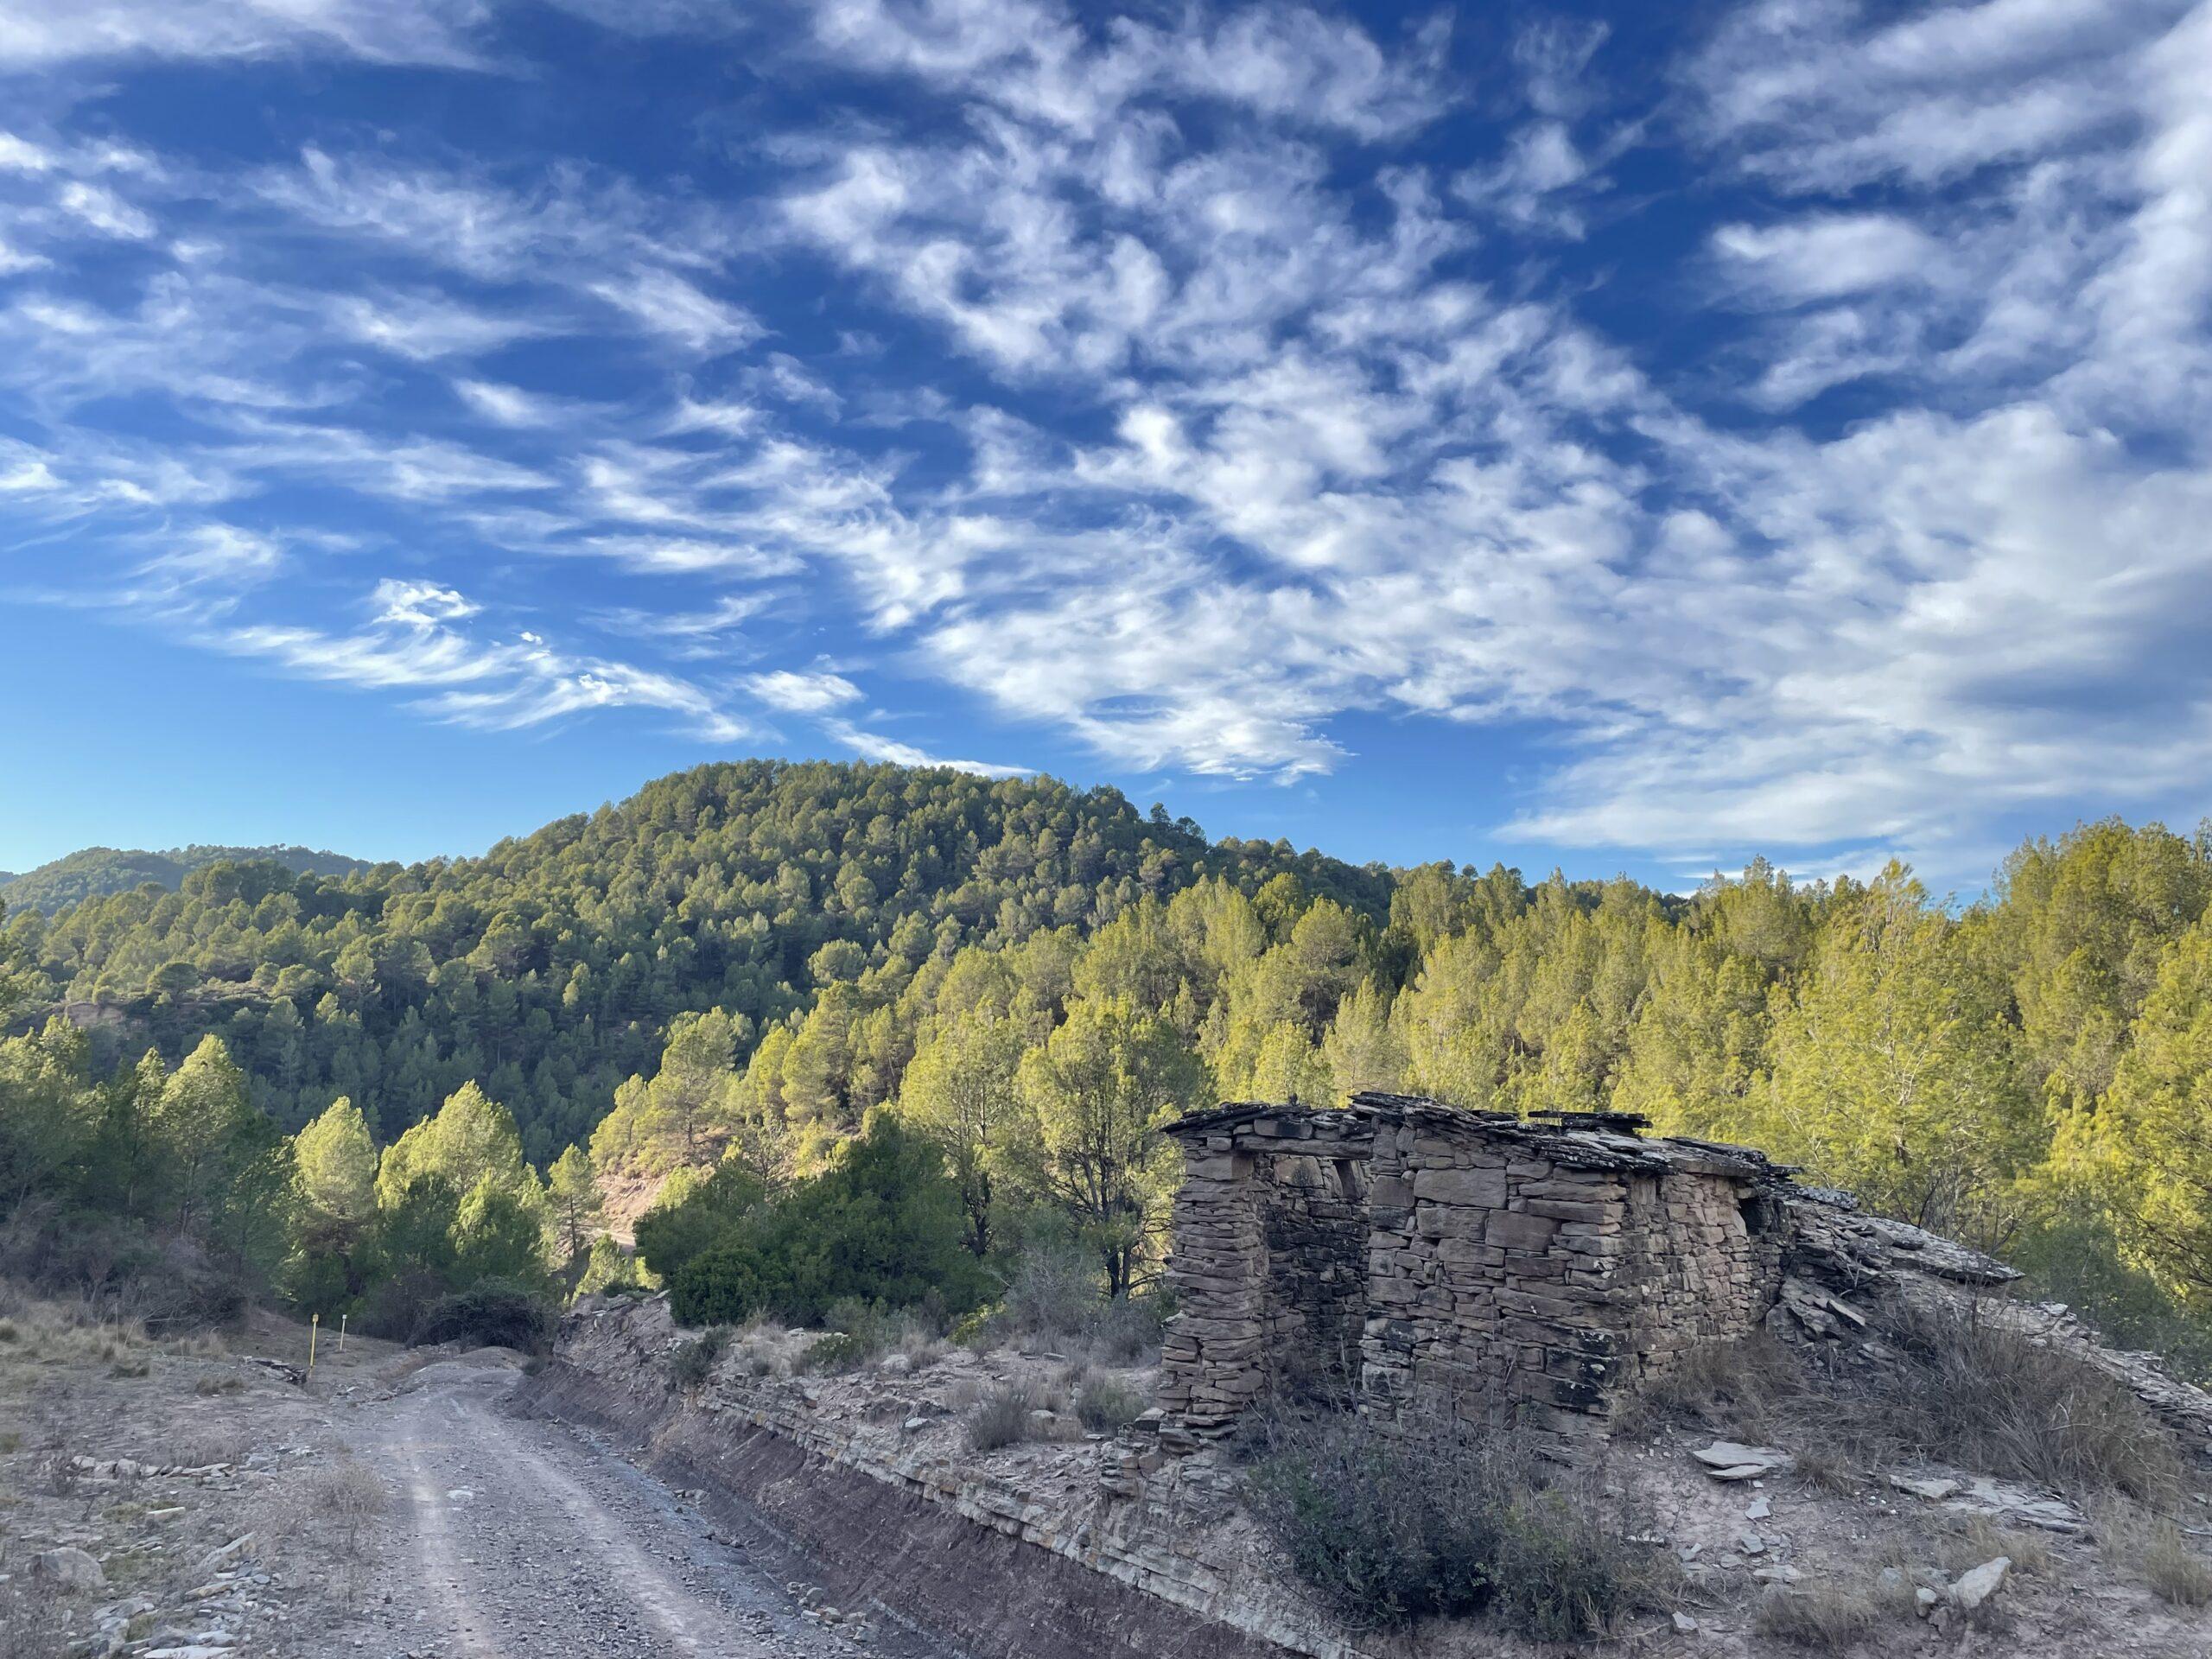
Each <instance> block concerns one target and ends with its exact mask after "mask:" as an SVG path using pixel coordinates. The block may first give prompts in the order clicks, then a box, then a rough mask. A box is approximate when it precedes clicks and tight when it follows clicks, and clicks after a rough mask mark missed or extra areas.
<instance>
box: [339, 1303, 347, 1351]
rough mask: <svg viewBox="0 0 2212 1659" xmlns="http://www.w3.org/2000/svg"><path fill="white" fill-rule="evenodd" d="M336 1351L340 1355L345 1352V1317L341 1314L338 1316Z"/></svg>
mask: <svg viewBox="0 0 2212 1659" xmlns="http://www.w3.org/2000/svg"><path fill="white" fill-rule="evenodd" d="M338 1351H339V1352H340V1353H341V1354H342V1353H344V1352H345V1351H346V1316H345V1315H344V1314H343V1313H340V1315H339V1316H338Z"/></svg>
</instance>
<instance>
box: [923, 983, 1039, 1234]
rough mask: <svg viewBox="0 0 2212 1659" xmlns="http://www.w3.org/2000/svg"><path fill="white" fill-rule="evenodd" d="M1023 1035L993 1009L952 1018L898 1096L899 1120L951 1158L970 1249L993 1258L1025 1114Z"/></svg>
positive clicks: (931, 1044) (948, 1162)
mask: <svg viewBox="0 0 2212 1659" xmlns="http://www.w3.org/2000/svg"><path fill="white" fill-rule="evenodd" d="M1020 1059H1021V1033H1020V1029H1019V1028H1018V1027H1016V1026H1015V1025H1014V1022H1013V1020H1010V1019H1008V1018H1007V1017H1006V1016H1005V1015H1003V1014H999V1013H997V1012H996V1011H995V1010H994V1009H992V1008H990V1007H983V1008H982V1009H979V1010H977V1011H976V1012H973V1013H970V1014H967V1015H965V1016H964V1017H963V1018H959V1019H957V1020H953V1021H952V1022H951V1023H950V1025H948V1026H945V1027H943V1028H942V1029H941V1030H940V1031H939V1032H938V1034H937V1035H936V1036H935V1037H934V1038H933V1039H931V1041H930V1042H928V1043H927V1044H925V1045H924V1046H923V1047H922V1049H921V1051H920V1052H918V1053H917V1054H916V1055H915V1056H914V1058H913V1063H912V1065H909V1066H908V1067H907V1068H906V1077H905V1081H904V1082H903V1083H902V1084H901V1085H900V1088H899V1115H900V1116H902V1117H903V1118H904V1119H905V1120H906V1122H908V1123H910V1124H912V1126H913V1127H914V1128H917V1129H918V1130H920V1131H921V1133H922V1134H923V1135H926V1136H927V1137H928V1138H929V1139H930V1140H931V1141H932V1142H933V1143H935V1144H936V1145H937V1146H938V1147H939V1148H940V1149H941V1150H942V1151H943V1152H944V1157H945V1161H946V1163H947V1165H948V1166H950V1169H951V1171H952V1176H953V1179H954V1180H955V1181H956V1182H957V1184H958V1185H959V1188H960V1203H961V1208H962V1211H963V1213H964V1214H965V1216H966V1217H967V1240H968V1248H969V1250H971V1251H972V1252H973V1253H974V1254H976V1255H978V1256H981V1255H987V1254H988V1252H989V1250H990V1248H991V1244H992V1241H993V1236H994V1235H993V1231H992V1223H993V1217H994V1214H995V1197H994V1188H995V1183H996V1181H997V1180H998V1179H999V1178H1000V1175H1001V1169H1002V1166H1003V1165H1004V1163H1005V1160H1006V1157H1007V1141H1008V1140H1009V1136H1010V1134H1011V1132H1012V1129H1013V1125H1012V1122H1011V1120H1012V1119H1013V1117H1014V1114H1015V1112H1016V1111H1017V1110H1019V1109H1020V1097H1019V1096H1018V1095H1017V1094H1016V1092H1015V1089H1014V1071H1015V1068H1016V1067H1017V1066H1018V1065H1020Z"/></svg>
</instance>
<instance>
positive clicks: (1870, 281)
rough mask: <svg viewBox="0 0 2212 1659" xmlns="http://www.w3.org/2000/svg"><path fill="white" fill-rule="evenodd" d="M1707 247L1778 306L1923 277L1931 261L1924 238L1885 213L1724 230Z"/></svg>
mask: <svg viewBox="0 0 2212 1659" xmlns="http://www.w3.org/2000/svg"><path fill="white" fill-rule="evenodd" d="M1713 247H1714V249H1715V251H1718V252H1719V254H1720V255H1721V257H1723V258H1724V259H1725V260H1726V262H1727V263H1728V264H1730V265H1732V267H1733V269H1734V270H1735V272H1736V274H1737V275H1738V277H1740V278H1741V280H1743V281H1744V282H1745V283H1748V284H1750V285H1751V286H1752V287H1755V288H1757V289H1761V290H1763V291H1764V292H1765V293H1767V294H1769V295H1770V296H1773V297H1774V298H1777V299H1779V300H1783V301H1785V302H1796V301H1802V300H1832V299H1840V298H1841V297H1842V296H1845V295H1848V294H1858V293H1862V292H1864V291H1865V290H1866V289H1872V288H1883V287H1886V286H1888V285H1890V284H1891V283H1900V282H1908V281H1911V280H1914V279H1916V278H1921V277H1926V276H1927V275H1929V268H1930V267H1931V266H1932V265H1934V264H1936V260H1937V258H1938V257H1939V254H1938V250H1937V248H1936V244H1935V242H1934V241H1933V240H1932V239H1931V238H1929V237H1928V236H1927V235H1925V234H1924V233H1923V232H1921V231H1919V230H1918V229H1916V227H1915V226H1912V225H1910V224H1909V223H1907V222H1906V221H1905V220H1904V219H1899V218H1897V217H1896V216H1895V215H1893V214H1889V213H1822V214H1815V215H1812V216H1808V217H1807V218H1804V219H1795V220H1791V221H1788V222H1785V223H1783V224H1779V225H1769V226H1754V225H1724V226H1721V227H1720V228H1719V229H1718V230H1717V231H1715V232H1713Z"/></svg>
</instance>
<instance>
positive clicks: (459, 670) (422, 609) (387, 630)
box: [208, 579, 749, 743]
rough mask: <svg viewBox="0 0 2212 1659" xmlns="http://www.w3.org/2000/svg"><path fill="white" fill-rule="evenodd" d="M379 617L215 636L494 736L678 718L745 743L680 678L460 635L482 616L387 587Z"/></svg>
mask: <svg viewBox="0 0 2212 1659" xmlns="http://www.w3.org/2000/svg"><path fill="white" fill-rule="evenodd" d="M370 604H371V606H372V609H374V611H375V612H376V613H377V617H376V620H375V621H374V622H373V623H372V625H371V626H368V627H366V628H365V629H362V630H359V632H353V633H333V632H328V631H327V630H323V629H318V628H311V627H302V626H289V625H273V624H254V625H249V626H235V627H230V628H226V629H225V630H223V631H221V632H216V633H213V634H211V635H210V636H208V642H209V643H210V644H211V645H214V646H215V647H216V648H218V649H220V650H223V651H226V652H232V653H233V654H236V655H239V656H246V657H254V658H263V659H265V660H267V661H270V662H273V663H275V664H277V665H278V666H280V667H282V668H283V669H284V670H285V671H287V672H289V673H294V674H297V675H300V676H302V677H307V678H312V679H321V680H329V681H334V682H336V683H342V684H346V685H352V686H357V687H359V688H362V689H364V690H397V691H403V692H406V693H410V694H417V695H415V696H414V701H415V706H416V707H417V708H418V709H421V710H423V712H424V713H425V714H427V715H430V716H431V717H433V718H435V719H438V720H442V721H450V722H452V723H454V724H455V725H461V726H471V727H476V728H481V729H485V730H492V731H514V730H519V729H523V728H530V727H536V726H543V725H547V724H550V723H553V722H556V721H562V720H565V719H569V718H570V717H573V716H575V715H583V714H588V713H590V712H592V711H594V710H596V709H644V710H648V711H657V712H659V713H661V714H664V715H674V716H676V717H677V720H678V721H679V722H680V723H681V724H682V726H683V728H684V729H686V730H688V731H690V732H691V733H692V734H694V735H696V736H697V737H699V738H701V739H702V740H704V741H709V742H714V743H730V742H736V741H741V740H743V739H744V738H745V737H746V736H747V734H748V732H749V728H747V726H746V724H745V723H744V722H743V721H741V720H738V719H736V718H735V717H734V716H733V715H728V714H727V713H725V712H724V711H723V710H722V709H721V708H720V707H719V706H718V704H717V703H716V702H715V699H714V698H713V697H712V696H710V695H709V693H708V692H706V691H705V690H702V689H701V688H700V687H698V686H696V685H694V684H692V683H690V682H689V681H687V680H684V679H682V678H680V677H677V676H675V675H671V674H665V673H662V672H659V671H656V670H652V669H649V668H645V667H641V666H639V665H638V664H631V663H624V662H619V661H613V660H610V659H607V658H594V657H573V656H570V655H569V654H567V653H565V652H561V651H559V650H557V649H556V648H555V647H554V646H552V645H549V644H548V643H547V642H546V641H545V640H544V639H542V638H541V637H540V636H538V635H537V634H535V633H524V634H522V635H520V636H519V637H518V639H516V640H514V641H512V642H503V641H499V640H487V639H480V638H479V637H477V636H475V635H474V634H470V633H467V632H462V631H461V630H460V629H458V628H456V627H454V626H452V625H453V624H454V623H455V622H457V621H460V620H463V619H465V618H466V617H467V616H468V615H470V614H472V613H473V611H474V607H471V606H469V604H468V601H466V600H463V599H462V598H461V595H460V594H456V593H454V591H453V590H451V589H449V588H435V587H434V586H432V585H431V584H429V583H423V582H395V581H391V580H389V579H388V580H386V581H385V582H380V583H379V584H378V588H377V590H376V592H375V593H374V594H372V595H371V598H370Z"/></svg>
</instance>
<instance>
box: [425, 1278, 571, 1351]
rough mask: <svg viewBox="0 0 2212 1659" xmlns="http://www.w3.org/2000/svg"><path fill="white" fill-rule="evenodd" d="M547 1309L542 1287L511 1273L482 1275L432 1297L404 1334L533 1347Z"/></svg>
mask: <svg viewBox="0 0 2212 1659" xmlns="http://www.w3.org/2000/svg"><path fill="white" fill-rule="evenodd" d="M552 1325H553V1314H552V1310H551V1308H550V1306H547V1304H546V1300H545V1297H544V1294H543V1289H542V1287H537V1286H532V1285H526V1284H522V1283H518V1282H517V1281H514V1280H511V1279H486V1280H482V1281H479V1282H478V1283H476V1284H474V1285H472V1286H470V1287H468V1288H467V1290H461V1291H455V1292H454V1293H453V1294H450V1295H447V1296H441V1297H439V1298H438V1299H437V1300H435V1301H434V1302H432V1303H431V1304H430V1305H429V1308H428V1309H427V1310H426V1311H425V1312H424V1313H423V1317H422V1319H421V1320H420V1321H419V1322H418V1323H417V1324H416V1327H415V1330H414V1332H413V1335H412V1337H411V1338H410V1340H411V1341H412V1342H413V1343H414V1344H415V1345H416V1346H417V1347H424V1346H429V1345H432V1344H437V1343H442V1342H466V1343H474V1344H478V1345H480V1346H483V1347H493V1348H513V1349H517V1350H518V1351H521V1352H523V1353H526V1354H527V1353H535V1352H536V1351H538V1350H539V1349H541V1348H543V1346H544V1345H545V1342H546V1338H548V1337H549V1336H550V1334H551V1332H552Z"/></svg>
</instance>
